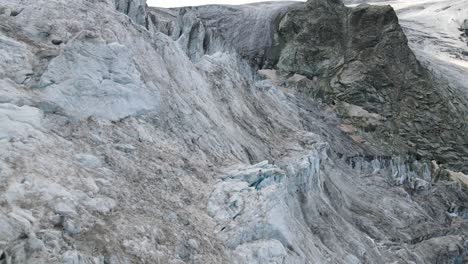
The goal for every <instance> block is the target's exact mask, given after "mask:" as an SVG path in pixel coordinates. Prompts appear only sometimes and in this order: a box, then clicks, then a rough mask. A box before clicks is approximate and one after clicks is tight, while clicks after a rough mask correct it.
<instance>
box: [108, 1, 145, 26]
mask: <svg viewBox="0 0 468 264" xmlns="http://www.w3.org/2000/svg"><path fill="white" fill-rule="evenodd" d="M114 1H115V8H116V9H117V10H118V11H120V12H122V13H124V14H126V15H128V16H129V17H130V18H131V19H133V20H134V21H135V23H137V24H140V25H143V26H144V25H146V0H114Z"/></svg>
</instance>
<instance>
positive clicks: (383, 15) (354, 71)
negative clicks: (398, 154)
mask: <svg viewBox="0 0 468 264" xmlns="http://www.w3.org/2000/svg"><path fill="white" fill-rule="evenodd" d="M279 37H280V41H279V42H280V47H281V53H280V54H279V56H278V63H277V67H278V69H280V70H282V71H285V72H291V73H298V74H302V75H305V76H307V77H308V78H309V79H316V80H317V81H318V82H320V85H319V87H318V88H317V89H319V91H320V92H319V94H320V95H322V97H324V98H326V99H328V100H338V101H342V102H346V103H350V104H353V105H357V106H361V107H363V108H364V109H365V110H367V111H369V112H371V113H375V114H378V115H381V116H382V117H383V118H384V119H385V122H384V123H383V125H382V126H380V127H377V128H376V129H377V131H376V132H378V133H379V134H380V135H381V136H380V137H381V138H385V140H386V141H387V142H391V144H392V145H398V149H400V150H401V149H402V148H405V146H408V147H409V148H407V149H408V151H409V152H411V153H413V154H416V155H418V156H421V157H424V158H428V159H431V158H435V159H437V160H439V161H442V162H444V163H449V164H451V165H452V166H455V168H457V169H463V170H465V171H467V170H468V168H467V167H466V161H467V159H468V148H467V143H468V137H467V134H466V133H465V132H464V131H466V129H467V128H466V125H465V124H467V121H468V120H467V116H468V115H467V109H468V103H467V101H466V99H465V98H463V97H459V96H458V94H457V93H456V91H455V90H453V89H451V88H450V87H449V86H448V85H443V84H439V83H436V82H435V81H434V79H433V77H432V76H431V74H430V73H429V72H428V71H427V70H426V69H425V68H423V67H422V66H421V65H420V64H419V62H418V61H417V60H416V57H415V56H414V54H413V52H412V51H411V50H410V49H409V47H408V45H407V39H406V37H405V35H404V33H403V31H402V29H401V27H400V26H399V24H398V18H397V16H396V14H395V12H394V11H393V9H392V8H391V7H390V6H369V5H360V6H358V7H356V8H346V7H344V6H343V5H342V4H341V3H340V1H332V0H310V1H308V2H307V3H306V4H304V5H303V6H301V7H297V8H292V10H291V11H289V12H288V13H287V14H286V15H285V16H284V17H283V18H282V19H281V21H280V23H279Z"/></svg>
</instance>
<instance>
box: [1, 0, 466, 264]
mask: <svg viewBox="0 0 468 264" xmlns="http://www.w3.org/2000/svg"><path fill="white" fill-rule="evenodd" d="M314 6H317V7H320V8H322V9H323V10H322V11H326V13H319V12H318V11H314V9H313V8H312V7H314ZM368 11H369V12H370V11H372V12H374V11H375V12H376V14H380V12H385V13H386V14H389V17H388V18H389V20H388V21H387V20H386V21H383V22H385V23H386V22H388V23H389V24H390V26H391V27H392V30H391V31H390V33H391V34H396V35H397V38H396V40H398V44H399V45H400V47H401V48H402V49H403V50H404V51H406V52H409V51H408V50H409V49H408V47H407V46H406V43H405V42H404V41H403V42H402V40H404V35H403V33H402V31H401V30H400V28H399V26H398V24H397V19H396V17H395V16H394V13H393V11H392V10H391V9H389V8H380V9H379V8H376V9H374V8H362V7H361V8H357V9H348V8H346V7H344V6H342V5H341V4H340V3H338V1H332V0H328V1H327V0H316V1H309V2H308V3H295V2H294V3H289V2H280V3H261V4H254V5H245V6H205V7H197V8H181V9H155V8H147V7H146V6H145V4H144V2H143V1H131V0H127V1H110V0H108V1H106V0H92V1H91V0H77V1H73V2H70V1H61V0H40V1H37V0H26V1H16V0H0V16H1V18H2V19H1V20H0V55H1V56H0V70H1V71H0V83H1V85H0V88H1V89H0V145H1V146H0V179H1V181H0V190H1V192H0V263H74V264H75V263H381V262H384V263H392V262H398V263H453V262H454V261H458V262H460V261H464V258H465V257H466V255H467V247H466V244H467V243H466V241H465V240H466V237H467V235H468V228H467V209H466V208H468V205H467V201H468V194H467V192H466V186H464V185H463V181H464V180H465V179H466V176H465V175H464V174H463V173H455V172H453V171H451V170H450V169H451V168H457V167H456V165H458V164H459V161H460V160H463V157H464V156H462V155H460V156H456V155H454V157H453V158H450V159H448V160H443V159H440V160H438V162H439V163H440V162H444V164H442V165H441V166H439V165H438V164H437V162H436V161H434V162H431V160H430V159H429V158H433V157H438V156H437V155H436V154H437V153H436V154H434V153H432V152H431V151H430V150H428V154H427V156H424V155H421V157H419V156H414V155H407V154H408V151H407V150H408V147H407V146H405V145H404V143H399V144H398V145H395V146H391V144H390V143H389V142H388V141H387V140H386V139H383V138H381V137H380V134H378V133H376V132H375V130H373V129H370V130H368V129H367V128H371V127H377V129H380V128H381V127H382V126H384V125H383V120H382V119H381V115H380V114H381V113H380V112H377V113H376V112H373V109H370V108H369V107H367V105H366V103H368V102H367V101H362V102H356V101H352V100H351V101H346V100H343V101H341V102H339V103H336V104H335V105H333V102H332V100H331V99H333V98H332V97H331V95H330V94H329V93H328V91H326V90H324V89H323V88H324V87H328V86H326V85H324V83H326V82H325V80H327V79H326V78H324V79H317V78H314V76H312V75H310V74H311V72H310V71H309V69H311V68H312V69H313V68H314V67H319V66H320V67H322V68H320V67H319V68H320V69H322V70H323V69H325V70H323V71H324V72H327V73H329V74H330V75H332V74H335V73H336V72H334V71H329V70H328V69H329V68H333V67H334V64H332V63H326V62H325V63H324V62H323V61H322V59H324V58H325V57H326V56H328V55H330V54H329V53H328V52H329V51H330V50H331V51H332V55H336V57H329V58H328V59H329V60H330V61H331V60H333V61H335V60H337V61H340V59H339V58H340V56H342V55H343V54H342V53H344V52H346V53H347V52H351V53H352V52H356V53H359V52H361V49H360V48H359V47H355V46H353V45H351V44H353V43H345V42H344V41H341V40H342V39H341V37H342V36H336V35H335V34H332V37H337V38H338V39H339V40H340V41H339V43H336V42H335V41H333V42H330V43H329V42H324V43H319V44H320V45H319V46H320V47H319V48H320V49H318V53H314V52H313V53H312V56H311V57H310V58H311V59H316V60H310V61H300V62H299V63H300V64H301V65H302V66H304V67H298V68H294V67H295V65H294V64H289V63H286V62H287V60H286V59H285V56H286V55H288V54H289V53H290V51H289V50H290V49H291V48H294V47H291V46H290V45H289V46H288V44H290V43H288V42H290V41H294V42H296V43H297V44H298V45H308V44H310V43H309V42H308V41H310V39H311V38H310V36H311V34H312V33H311V32H308V30H311V31H313V32H315V33H317V34H318V36H319V37H324V39H326V37H327V36H323V35H322V34H324V33H326V31H322V30H320V27H318V28H317V27H316V26H317V25H315V24H314V23H313V22H314V21H311V20H313V19H314V18H315V19H317V21H319V22H320V21H321V20H322V19H325V20H332V19H335V20H337V21H338V22H339V23H338V24H336V25H333V26H334V28H332V29H333V30H338V31H340V33H344V34H346V39H347V40H349V39H348V38H351V37H352V36H353V34H355V33H356V34H361V33H370V34H371V35H372V34H375V35H376V41H377V45H378V44H379V43H381V39H380V37H379V36H380V35H379V34H380V31H379V27H378V26H381V25H382V24H377V25H376V26H375V27H374V26H373V25H369V24H366V23H363V21H361V20H357V21H360V22H359V23H358V25H353V29H354V31H345V30H344V28H343V27H342V26H343V25H342V24H340V23H342V22H343V21H341V18H340V16H339V14H344V13H346V14H348V15H349V16H350V17H351V18H352V17H353V16H354V15H356V14H359V13H362V12H368ZM303 16H306V17H305V18H304V17H303ZM363 17H364V18H366V16H363ZM370 19H371V20H372V19H373V18H372V17H371V18H370ZM351 21H355V20H353V19H352V20H351ZM361 22H362V23H361ZM364 22H365V21H364ZM303 23H305V24H308V25H311V27H305V26H304V25H303ZM385 23H383V25H387V24H385ZM319 26H320V25H319ZM314 30H315V31H314ZM341 31H343V32H341ZM330 32H334V31H330ZM288 34H291V36H290V37H289V35H288ZM385 34H386V33H385ZM385 34H383V35H384V36H383V37H384V39H385V36H387V35H385ZM329 37H330V35H329ZM321 40H322V39H318V41H321ZM390 40H392V39H390ZM390 42H391V41H390ZM391 43H393V42H391ZM391 43H389V45H390V44H391ZM343 44H345V46H337V45H343ZM372 44H376V43H374V42H372ZM296 47H300V46H296ZM321 49H323V50H321ZM324 50H325V51H326V52H325V53H320V52H321V51H324ZM385 51H386V49H383V50H377V51H376V52H375V53H369V56H370V57H371V60H370V62H371V63H373V59H372V58H374V59H375V60H377V59H378V58H377V57H378V56H380V55H381V54H382V53H381V52H385ZM335 52H336V54H335ZM316 54H319V55H324V56H318V57H314V56H315V55H316ZM408 54H409V53H407V54H406V55H408ZM409 55H411V54H409ZM286 57H287V56H286ZM302 58H309V57H307V56H303V57H302ZM295 59H298V57H296V58H295ZM405 59H406V60H395V61H392V62H393V63H394V64H395V65H394V67H396V68H398V67H401V68H404V69H406V70H407V71H409V72H410V73H409V74H413V72H414V71H416V72H417V73H418V74H414V76H413V77H412V78H414V79H412V81H414V83H415V84H417V85H419V84H420V83H423V84H425V85H427V87H428V88H427V87H425V88H427V89H429V90H430V91H433V92H434V93H436V92H437V93H439V92H440V93H442V96H441V100H448V102H449V103H452V102H453V103H454V104H455V103H456V102H458V99H453V100H451V99H449V97H448V96H446V95H445V94H444V93H445V92H446V90H443V89H445V87H444V86H440V87H439V86H437V83H435V82H433V80H432V78H431V76H430V74H429V73H428V72H426V70H425V69H424V68H423V67H421V66H420V65H419V64H418V62H417V61H416V59H415V58H414V57H409V58H405ZM317 65H318V66H317ZM293 66H294V67H293ZM307 67H308V68H307ZM290 68H291V69H290ZM303 69H306V70H307V71H306V70H304V71H301V70H303ZM415 69H416V70H415ZM313 74H314V73H313ZM369 76H370V77H373V76H375V75H374V74H370V75H369ZM350 77H354V75H352V76H350ZM357 77H361V75H358V76H357ZM398 77H399V76H398V75H397V74H394V76H392V78H398ZM400 77H401V76H400ZM320 78H321V77H320ZM327 81H329V80H327ZM351 81H353V82H354V81H355V80H354V79H352V78H351ZM364 83H368V81H367V80H366V81H365V82H364ZM418 87H419V86H417V87H414V88H412V89H418ZM351 88H352V87H351ZM437 88H440V89H441V90H437ZM315 91H319V92H318V93H315ZM364 92H365V91H364ZM460 100H461V99H460ZM371 102H372V101H371ZM360 103H362V104H360ZM387 103H388V100H387V98H386V97H385V98H384V102H379V104H382V105H385V104H387ZM462 106H463V104H461V103H460V104H459V106H457V107H459V108H462ZM443 107H445V106H443ZM457 107H454V108H457ZM457 109H458V108H457ZM450 111H452V110H450ZM450 111H449V112H448V115H451V116H450V118H453V120H458V121H460V122H461V120H463V119H461V118H460V116H459V112H458V111H452V112H450ZM418 113H426V112H425V111H424V110H422V109H418ZM445 114H447V113H445ZM462 117H464V116H462ZM410 121H411V122H412V119H410ZM395 122H396V121H395ZM359 124H364V125H363V126H359ZM399 124H400V125H404V126H406V125H407V124H403V123H399ZM410 125H411V124H410ZM414 134H415V135H417V136H420V137H422V138H424V139H427V140H429V139H428V138H427V137H424V135H423V134H422V133H417V132H414ZM453 135H454V136H453V137H455V138H456V139H457V140H464V136H465V134H463V130H461V132H460V131H457V130H455V131H454V132H453ZM451 137H452V135H450V137H447V138H450V139H448V141H449V140H451ZM444 144H445V143H444ZM448 144H452V143H450V142H449V143H448ZM442 147H445V145H443V146H441V148H442ZM410 154H411V153H410ZM444 154H445V153H444ZM422 156H424V157H422ZM265 160H267V161H265ZM451 163H453V164H455V167H450V164H451ZM465 183H466V182H465Z"/></svg>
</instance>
